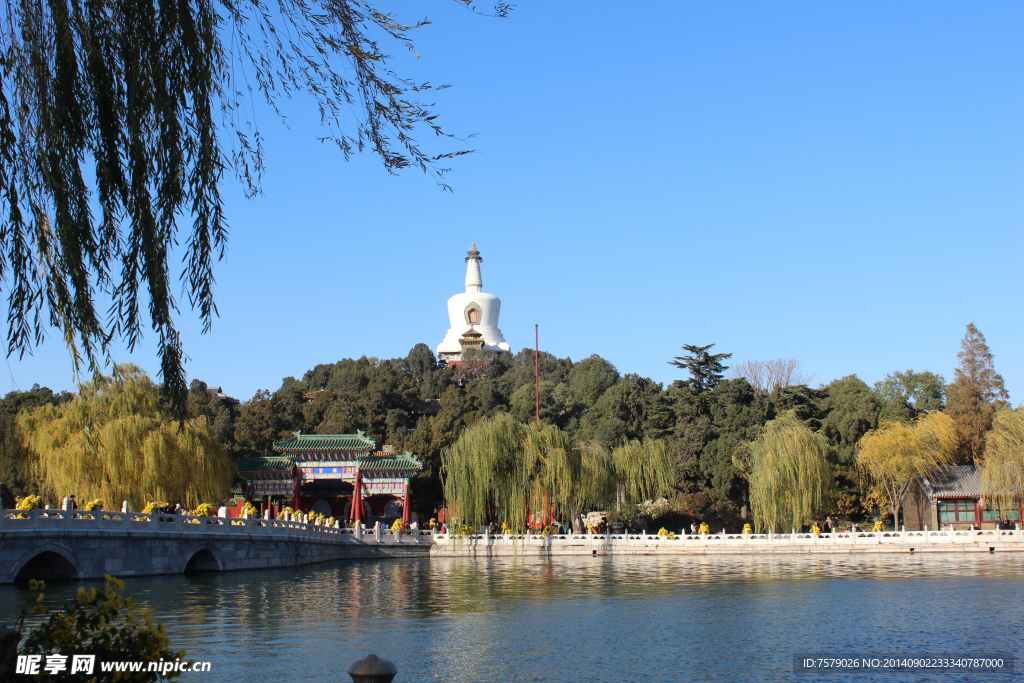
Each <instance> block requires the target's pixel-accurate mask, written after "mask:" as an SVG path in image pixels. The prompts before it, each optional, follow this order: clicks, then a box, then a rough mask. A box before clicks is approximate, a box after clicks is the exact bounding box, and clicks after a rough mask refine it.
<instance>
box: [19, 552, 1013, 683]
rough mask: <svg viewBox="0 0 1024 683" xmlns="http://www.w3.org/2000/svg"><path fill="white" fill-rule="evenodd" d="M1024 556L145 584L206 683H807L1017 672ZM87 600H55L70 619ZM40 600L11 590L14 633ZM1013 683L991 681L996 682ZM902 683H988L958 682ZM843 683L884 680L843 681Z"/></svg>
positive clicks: (547, 567) (524, 563)
mask: <svg viewBox="0 0 1024 683" xmlns="http://www.w3.org/2000/svg"><path fill="white" fill-rule="evenodd" d="M1022 587H1024V569H1022V559H1021V558H1018V557H1016V556H1014V555H1010V554H1005V555H941V556H928V555H910V556H906V555H879V556H874V557H865V556H853V555H850V556H792V555H791V556H778V557H735V556H728V557H714V556H699V557H686V556H681V557H680V556H676V557H579V558H553V559H525V558H498V559H492V560H467V559H460V558H436V559H433V560H426V559H403V560H391V561H383V562H374V561H355V562H346V563H332V564H327V565H318V566H314V567H305V568H299V569H288V570H273V571H267V572H243V573H234V574H198V575H190V576H184V577H166V578H150V579H134V580H130V581H128V584H127V592H128V593H129V594H132V595H134V596H135V598H136V600H137V601H138V602H139V603H140V604H142V605H144V606H146V607H148V608H149V609H150V610H151V611H152V612H153V614H154V616H155V617H156V618H158V619H160V620H162V621H164V623H165V624H166V625H167V628H168V632H169V633H170V634H171V636H172V644H173V646H175V647H185V648H186V649H187V650H188V652H189V655H190V656H192V657H196V658H198V659H201V660H210V661H213V662H214V670H213V674H212V675H210V674H207V675H206V676H205V677H204V680H206V681H220V680H224V681H229V680H233V679H237V678H239V677H252V676H253V675H257V674H258V678H259V679H261V680H281V681H293V680H294V681H321V680H322V681H330V680H342V679H343V678H344V677H345V674H344V670H345V668H346V667H347V666H348V665H349V664H350V663H351V662H352V661H354V660H355V659H358V658H360V657H362V656H365V655H366V654H367V653H368V652H376V653H378V654H380V655H381V656H385V657H388V658H390V659H392V660H393V661H395V662H396V664H397V665H398V667H399V671H400V673H399V677H398V679H396V680H397V681H399V682H401V681H421V680H422V681H449V680H452V681H498V680H500V681H534V680H543V681H589V680H595V681H604V680H607V681H633V680H649V679H648V677H649V676H653V677H654V678H655V680H658V679H660V680H666V681H672V680H707V679H722V680H797V679H800V680H810V679H808V678H806V677H801V676H800V675H797V674H794V673H793V672H792V656H793V654H794V653H799V652H834V653H837V654H843V653H845V654H852V653H876V654H884V653H896V652H902V653H906V654H912V653H920V654H943V653H948V654H953V653H971V652H974V653H978V652H982V651H992V650H998V651H1004V652H1005V651H1010V652H1014V653H1015V654H1016V655H1017V656H1018V657H1020V656H1021V639H1020V636H1019V635H1018V634H1019V633H1020V630H1021V626H1022V624H1021V621H1022V616H1021V615H1022V614H1024V612H1022V609H1021V607H1022V602H1024V600H1022V598H1021V588H1022ZM73 590H74V585H64V586H60V587H57V586H51V590H50V592H49V593H48V595H47V602H48V604H51V605H53V604H61V603H62V602H63V601H64V600H65V599H66V598H67V597H69V596H70V594H71V592H72V591H73ZM25 597H27V592H26V591H25V590H24V589H23V588H20V587H10V586H4V587H0V619H3V620H4V621H6V622H9V621H10V620H11V617H12V615H13V614H14V612H16V610H17V606H18V604H19V603H21V602H23V601H24V599H25ZM1000 676H1003V678H1004V679H1006V680H1009V678H1008V677H1007V676H1005V675H1002V674H999V675H986V676H985V677H984V680H986V681H998V680H1000ZM890 678H897V679H902V680H941V681H956V680H975V679H976V677H971V676H967V675H965V676H962V677H961V676H959V675H957V674H950V673H935V674H932V675H931V677H929V676H928V675H927V674H925V675H919V674H913V675H910V674H890ZM828 680H829V681H842V680H855V681H867V680H872V677H871V676H870V675H866V674H854V675H851V676H845V677H844V675H841V674H833V675H830V676H829V677H828Z"/></svg>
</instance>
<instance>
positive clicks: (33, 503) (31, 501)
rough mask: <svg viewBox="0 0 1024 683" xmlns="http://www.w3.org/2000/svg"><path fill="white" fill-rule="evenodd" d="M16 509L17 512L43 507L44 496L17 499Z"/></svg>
mask: <svg viewBox="0 0 1024 683" xmlns="http://www.w3.org/2000/svg"><path fill="white" fill-rule="evenodd" d="M14 500H15V506H14V507H15V509H16V510H35V509H36V508H37V507H40V506H42V504H43V497H42V496H31V495H29V496H23V497H19V498H15V499H14Z"/></svg>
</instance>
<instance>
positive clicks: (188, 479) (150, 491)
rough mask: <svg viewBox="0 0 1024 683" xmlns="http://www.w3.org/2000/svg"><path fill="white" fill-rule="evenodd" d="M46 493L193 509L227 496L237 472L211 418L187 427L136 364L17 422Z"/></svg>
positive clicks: (122, 367) (99, 378)
mask: <svg viewBox="0 0 1024 683" xmlns="http://www.w3.org/2000/svg"><path fill="white" fill-rule="evenodd" d="M18 430H19V432H20V434H21V437H22V438H23V439H24V440H25V443H26V445H27V446H28V448H29V450H30V453H31V458H32V461H33V467H34V468H35V470H36V472H37V475H38V478H39V479H40V480H41V481H42V482H44V486H45V487H46V489H47V490H45V491H43V493H44V494H45V495H48V496H51V497H53V498H55V499H60V498H61V497H63V496H66V495H69V494H75V495H76V496H78V497H79V498H80V499H83V500H86V499H95V498H99V499H101V500H103V501H104V502H105V503H106V506H107V507H108V508H109V507H110V506H112V505H113V506H116V505H118V504H119V503H120V501H122V500H127V501H128V502H129V503H130V504H131V505H132V507H133V509H135V510H139V509H141V508H142V506H143V505H145V503H146V502H147V501H150V500H158V501H165V500H168V501H179V502H181V503H183V504H184V505H186V506H188V507H195V506H196V505H198V504H199V503H207V502H215V501H219V500H223V499H224V498H226V497H227V496H228V494H229V492H230V488H231V484H232V483H233V482H234V478H235V468H234V464H233V463H232V461H231V458H230V456H229V455H228V453H227V450H226V449H225V448H224V446H223V445H222V444H221V443H220V442H219V441H218V440H217V437H216V434H215V432H214V431H213V429H212V426H211V425H210V424H209V423H208V422H207V421H206V418H205V417H200V418H196V419H193V420H187V421H186V422H184V423H182V422H179V421H177V420H176V419H175V418H174V415H173V414H172V412H171V411H170V409H169V407H168V406H167V405H166V404H165V403H162V402H161V400H160V395H159V391H158V389H157V387H156V385H154V384H153V382H152V381H151V380H150V378H149V377H148V376H147V375H146V374H145V373H144V372H143V371H142V370H140V369H139V368H138V367H136V366H134V365H118V366H115V367H114V371H113V375H112V376H111V377H105V376H103V375H100V374H98V373H97V374H96V375H95V376H94V378H93V379H92V381H90V382H86V383H84V384H82V385H80V386H79V393H78V395H77V396H76V397H75V399H74V400H73V401H69V402H67V403H63V404H61V405H45V406H42V407H39V408H36V409H35V410H32V411H30V412H26V413H22V414H21V415H20V416H19V417H18Z"/></svg>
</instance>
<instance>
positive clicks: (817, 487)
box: [749, 412, 835, 532]
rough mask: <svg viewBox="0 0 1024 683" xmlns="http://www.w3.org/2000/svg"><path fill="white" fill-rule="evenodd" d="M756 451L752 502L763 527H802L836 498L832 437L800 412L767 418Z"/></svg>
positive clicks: (752, 467)
mask: <svg viewBox="0 0 1024 683" xmlns="http://www.w3.org/2000/svg"><path fill="white" fill-rule="evenodd" d="M750 452H751V459H750V475H749V476H750V507H751V512H753V515H754V525H755V527H756V528H757V529H758V530H762V529H764V530H768V531H769V532H774V531H776V530H778V529H780V528H781V529H782V530H783V531H785V529H786V528H801V527H802V526H803V525H804V523H805V522H807V521H808V520H810V519H812V518H813V515H814V514H815V513H816V512H818V511H821V510H823V509H824V508H825V507H826V506H828V505H829V504H831V502H832V497H833V493H834V489H835V480H834V478H833V476H832V469H831V468H830V467H829V464H828V452H829V443H828V440H827V439H826V438H825V437H824V436H822V435H821V434H820V433H816V432H812V431H811V430H810V429H808V428H807V427H806V426H805V425H804V424H802V423H801V422H800V420H798V419H797V417H796V415H795V414H794V413H792V412H788V413H786V414H784V415H782V416H780V417H778V418H776V419H774V420H772V421H771V422H769V423H768V424H766V425H765V426H764V428H763V429H762V430H761V433H760V434H759V435H758V437H757V439H756V440H755V441H754V442H753V443H752V444H751V445H750Z"/></svg>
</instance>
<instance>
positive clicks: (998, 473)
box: [980, 406, 1024, 510]
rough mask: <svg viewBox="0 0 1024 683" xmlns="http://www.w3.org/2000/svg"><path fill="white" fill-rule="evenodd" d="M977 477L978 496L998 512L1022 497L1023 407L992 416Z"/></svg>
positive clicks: (1004, 410)
mask: <svg viewBox="0 0 1024 683" xmlns="http://www.w3.org/2000/svg"><path fill="white" fill-rule="evenodd" d="M980 475H981V490H982V492H983V493H984V494H985V497H986V498H990V499H991V500H992V501H993V502H994V503H995V504H996V505H997V506H998V507H999V508H1000V509H1001V510H1002V509H1005V508H1007V507H1009V506H1013V505H1015V504H1016V501H1017V500H1019V499H1020V498H1022V497H1024V406H1022V407H1018V408H1017V409H1016V410H1011V409H1009V408H1004V409H1003V410H1000V411H999V412H998V413H996V416H995V418H994V419H993V421H992V430H991V431H990V432H989V433H988V437H987V439H986V442H985V459H984V460H983V461H982V463H981V472H980Z"/></svg>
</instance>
